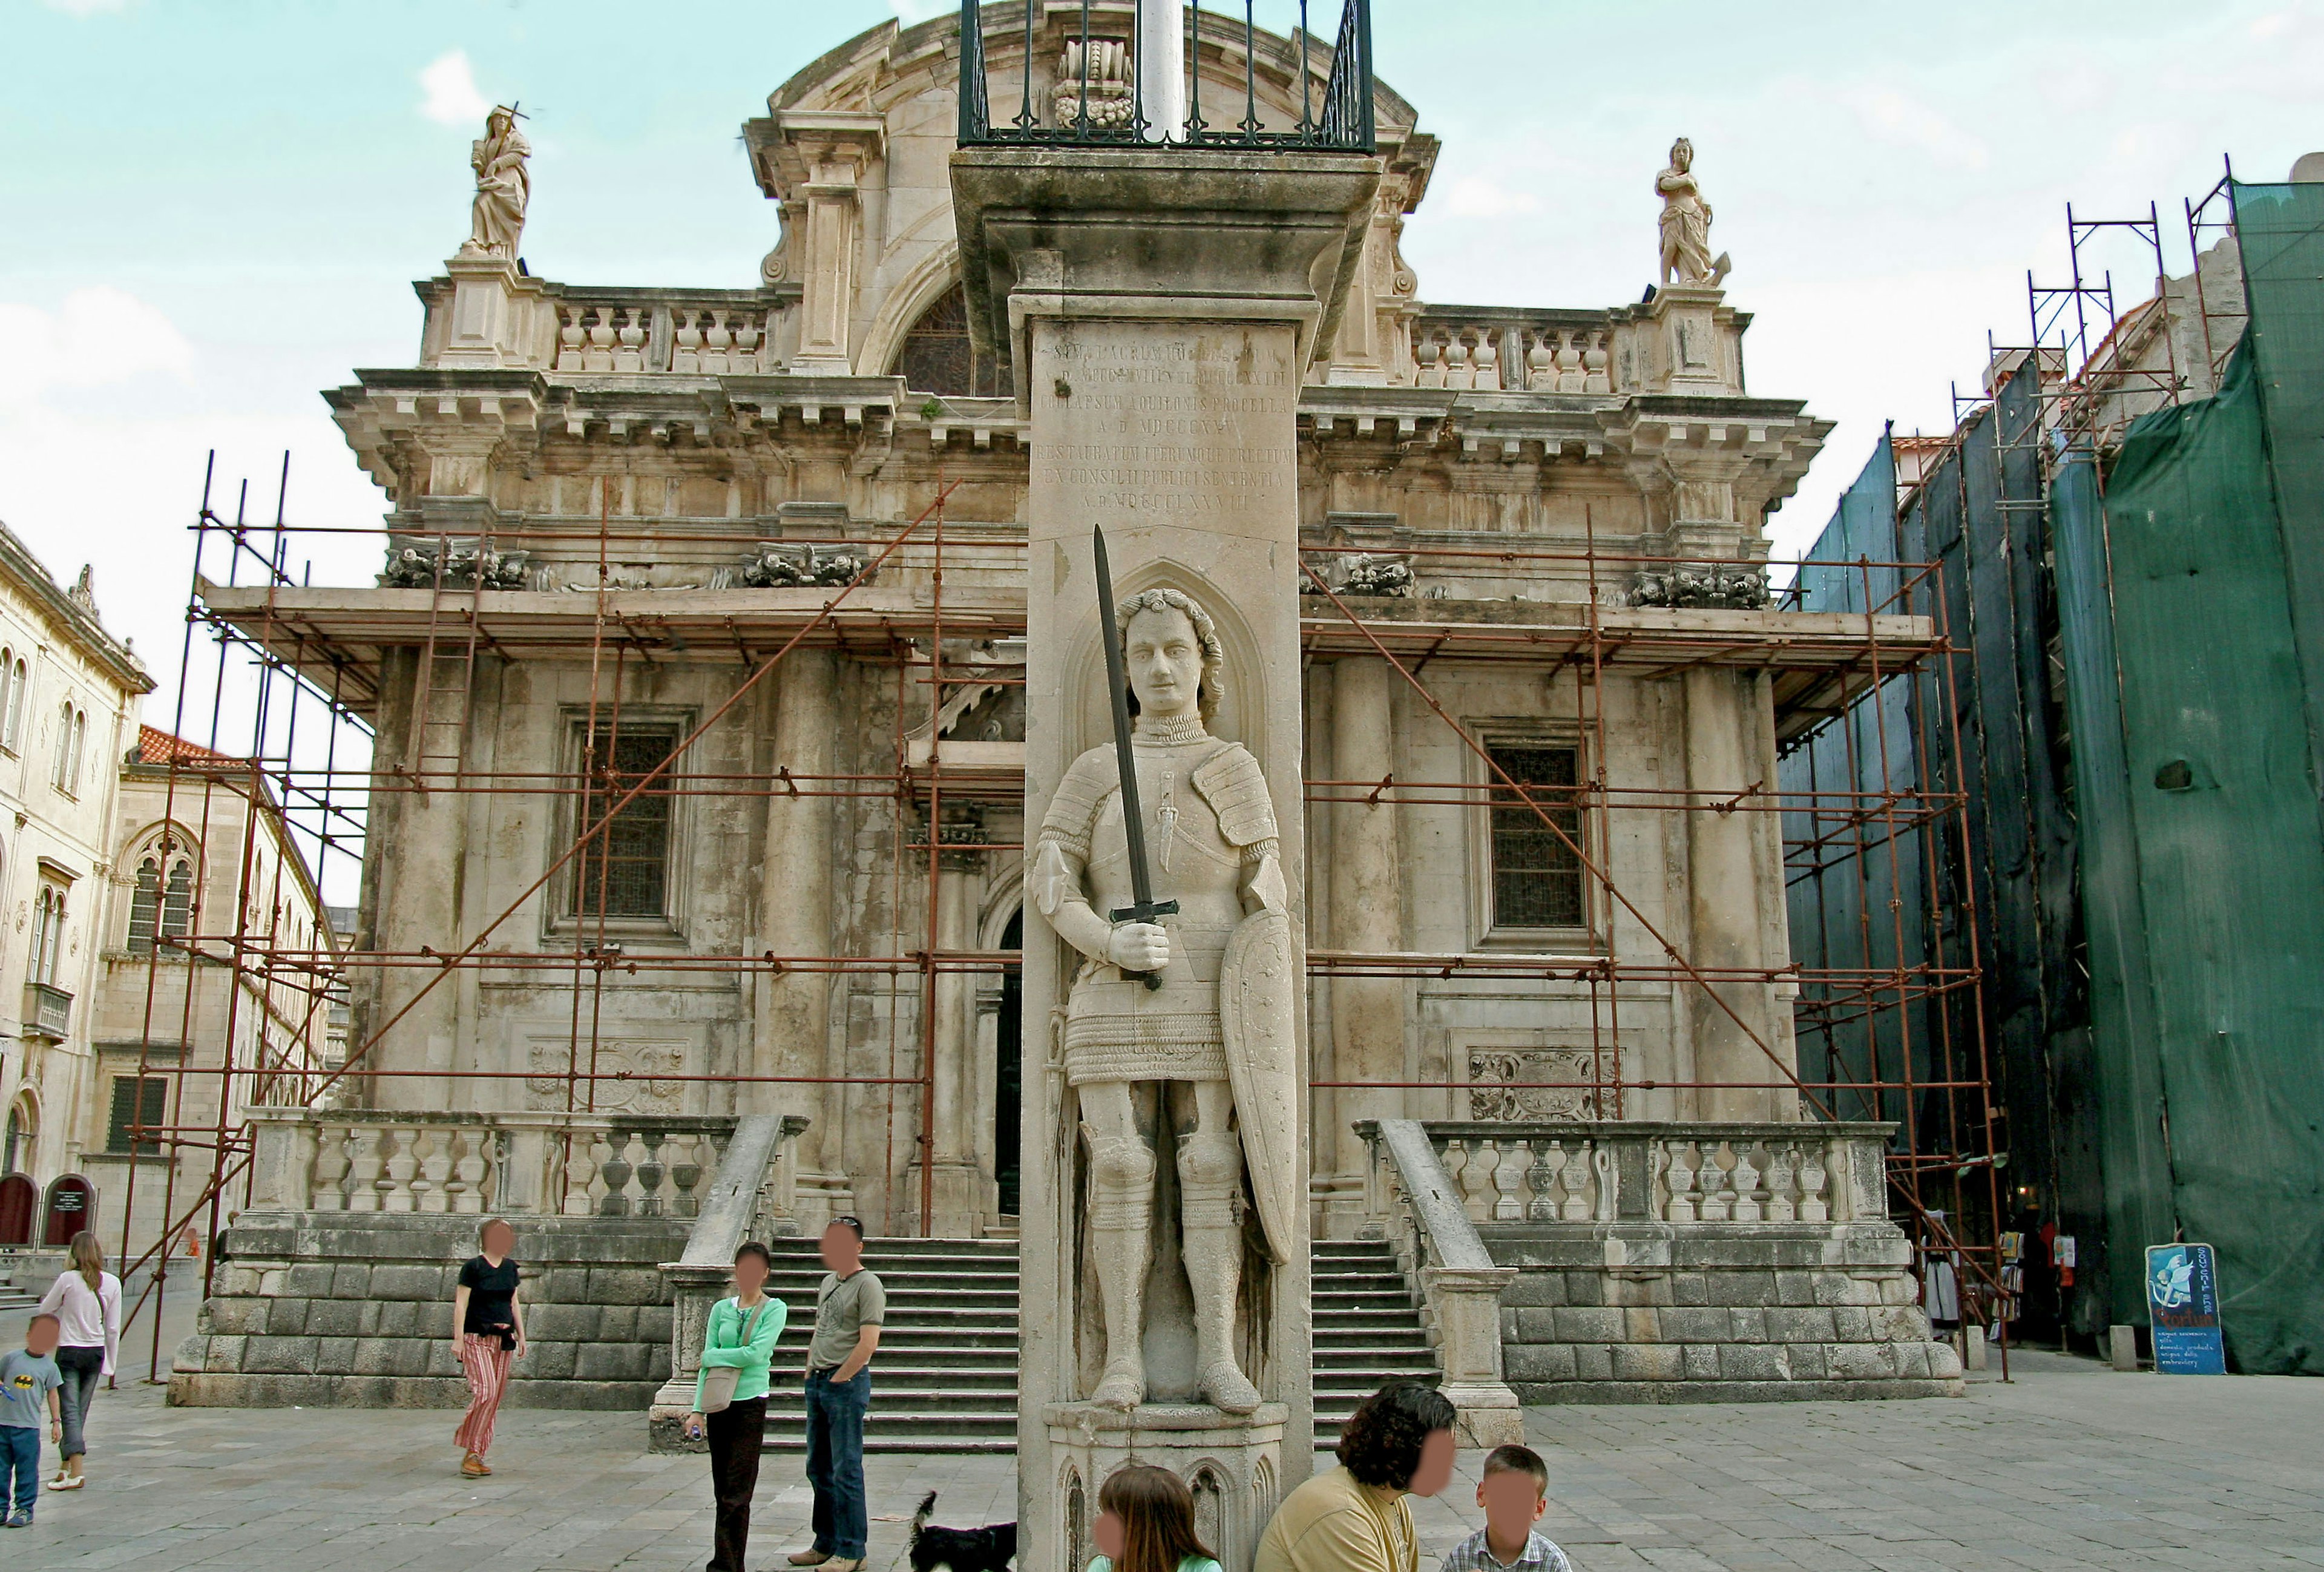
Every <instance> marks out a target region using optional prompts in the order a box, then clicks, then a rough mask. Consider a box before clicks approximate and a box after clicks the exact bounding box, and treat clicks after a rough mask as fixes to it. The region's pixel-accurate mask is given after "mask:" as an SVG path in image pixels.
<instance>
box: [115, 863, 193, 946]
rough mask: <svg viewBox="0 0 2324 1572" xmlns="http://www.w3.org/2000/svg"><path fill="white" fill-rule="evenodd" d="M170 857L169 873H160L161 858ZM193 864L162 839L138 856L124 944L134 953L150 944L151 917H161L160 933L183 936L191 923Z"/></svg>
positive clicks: (170, 937) (152, 932) (152, 928)
mask: <svg viewBox="0 0 2324 1572" xmlns="http://www.w3.org/2000/svg"><path fill="white" fill-rule="evenodd" d="M164 857H167V858H169V869H170V872H169V875H168V877H167V878H166V879H164V877H163V876H162V873H161V868H162V859H163V858H164ZM193 906H194V864H193V859H192V858H191V857H189V856H187V855H184V854H183V853H172V852H171V849H170V846H169V843H168V842H167V841H166V840H164V841H162V842H161V843H160V844H157V845H156V846H153V847H152V848H151V849H150V850H148V851H147V852H146V854H145V855H143V856H142V857H140V858H139V859H138V860H137V886H136V890H135V892H134V893H133V894H132V895H131V896H130V898H129V932H128V935H127V948H129V950H130V951H132V952H133V953H134V954H136V955H146V954H150V953H151V952H152V948H153V937H154V927H153V923H154V918H155V916H156V914H157V911H158V914H159V916H160V918H161V938H163V939H183V938H184V937H185V936H186V934H187V933H188V932H189V931H190V930H191V929H192V927H193Z"/></svg>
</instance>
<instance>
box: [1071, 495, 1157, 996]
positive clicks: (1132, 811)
mask: <svg viewBox="0 0 2324 1572" xmlns="http://www.w3.org/2000/svg"><path fill="white" fill-rule="evenodd" d="M1091 534H1092V536H1093V538H1094V539H1095V541H1096V542H1097V616H1098V624H1099V632H1100V634H1101V636H1102V637H1103V639H1104V640H1105V691H1106V698H1107V699H1108V700H1109V701H1110V702H1111V706H1112V708H1113V762H1114V766H1115V768H1116V769H1118V770H1119V771H1120V773H1121V832H1122V835H1123V837H1125V838H1126V839H1127V840H1128V841H1129V842H1130V895H1131V896H1132V898H1133V899H1132V901H1131V902H1130V904H1129V905H1127V906H1120V907H1116V908H1115V909H1114V910H1113V911H1111V912H1110V913H1108V915H1109V916H1111V918H1112V919H1113V920H1114V921H1116V922H1152V921H1154V920H1156V919H1157V918H1161V917H1176V915H1177V914H1178V903H1177V902H1176V901H1157V900H1156V899H1154V880H1153V878H1152V876H1151V875H1150V874H1148V872H1147V869H1146V815H1145V812H1144V810H1143V809H1140V808H1139V805H1138V755H1137V754H1135V753H1133V752H1131V751H1130V681H1129V678H1128V676H1127V674H1126V673H1124V671H1123V670H1122V667H1121V629H1120V626H1119V625H1118V624H1116V623H1115V622H1114V620H1113V569H1112V566H1111V564H1110V563H1108V562H1107V560H1106V556H1105V532H1104V531H1103V530H1102V529H1099V528H1096V527H1095V526H1093V527H1092V529H1091ZM1122 975H1123V976H1131V977H1137V978H1139V979H1140V980H1141V981H1143V982H1144V983H1145V985H1147V986H1148V987H1149V988H1158V987H1160V986H1161V985H1162V977H1161V974H1160V973H1158V972H1125V973H1123V974H1122Z"/></svg>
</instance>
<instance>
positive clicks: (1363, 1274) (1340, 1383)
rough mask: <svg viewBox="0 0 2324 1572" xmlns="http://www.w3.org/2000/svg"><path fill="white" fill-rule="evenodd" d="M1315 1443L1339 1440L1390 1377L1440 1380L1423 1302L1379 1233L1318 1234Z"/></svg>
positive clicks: (1323, 1445)
mask: <svg viewBox="0 0 2324 1572" xmlns="http://www.w3.org/2000/svg"><path fill="white" fill-rule="evenodd" d="M1314 1306H1315V1331H1314V1337H1315V1446H1316V1448H1317V1449H1318V1450H1329V1449H1330V1448H1331V1447H1335V1446H1337V1445H1338V1444H1339V1440H1340V1427H1341V1426H1342V1425H1343V1424H1345V1423H1346V1422H1347V1420H1348V1416H1349V1415H1351V1414H1352V1413H1354V1412H1355V1411H1356V1405H1357V1404H1358V1403H1360V1402H1361V1401H1363V1400H1364V1399H1365V1398H1367V1397H1369V1396H1370V1395H1371V1394H1372V1393H1373V1392H1376V1391H1378V1390H1379V1387H1380V1386H1381V1384H1382V1383H1383V1382H1388V1381H1391V1380H1393V1379H1395V1378H1396V1377H1397V1376H1410V1377H1413V1378H1415V1379H1416V1380H1420V1381H1426V1382H1432V1383H1433V1382H1434V1381H1435V1380H1436V1379H1437V1375H1438V1370H1437V1364H1436V1354H1435V1350H1434V1349H1433V1348H1432V1347H1431V1346H1430V1345H1429V1342H1428V1333H1427V1329H1426V1327H1425V1326H1424V1325H1423V1323H1422V1321H1421V1318H1420V1307H1419V1306H1418V1305H1416V1304H1415V1303H1414V1302H1413V1298H1412V1290H1410V1289H1408V1288H1407V1287H1406V1285H1405V1281H1404V1273H1403V1272H1401V1271H1398V1270H1397V1262H1396V1253H1395V1252H1394V1250H1392V1249H1391V1248H1390V1247H1389V1246H1388V1244H1386V1243H1384V1242H1382V1241H1380V1240H1377V1239H1318V1240H1317V1241H1315V1255H1314Z"/></svg>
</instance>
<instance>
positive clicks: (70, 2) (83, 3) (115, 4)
mask: <svg viewBox="0 0 2324 1572" xmlns="http://www.w3.org/2000/svg"><path fill="white" fill-rule="evenodd" d="M41 4H42V5H46V6H47V7H48V8H49V9H50V10H51V11H61V12H63V13H64V14H66V15H68V16H97V15H99V14H103V13H105V12H108V11H126V10H127V9H128V8H129V0H41Z"/></svg>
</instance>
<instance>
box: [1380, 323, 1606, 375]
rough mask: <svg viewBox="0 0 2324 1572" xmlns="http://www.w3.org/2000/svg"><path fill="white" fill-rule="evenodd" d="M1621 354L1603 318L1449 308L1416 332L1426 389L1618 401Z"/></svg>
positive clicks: (1417, 363)
mask: <svg viewBox="0 0 2324 1572" xmlns="http://www.w3.org/2000/svg"><path fill="white" fill-rule="evenodd" d="M1613 349H1614V328H1613V325H1612V324H1611V323H1610V322H1609V320H1608V319H1607V318H1606V316H1605V314H1604V313H1602V312H1559V313H1544V312H1539V311H1506V312H1503V311H1494V310H1489V309H1487V308H1480V307H1466V306H1443V307H1434V308H1431V309H1429V310H1425V311H1423V312H1422V313H1421V314H1420V316H1419V318H1418V319H1416V321H1415V322H1414V323H1413V325H1412V359H1413V371H1414V379H1415V381H1416V383H1417V384H1419V385H1420V386H1422V387H1442V388H1454V389H1465V390H1475V391H1487V392H1503V393H1582V394H1592V393H1596V394H1608V395H1610V394H1612V393H1616V392H1617V391H1620V390H1618V389H1617V387H1616V385H1615V378H1614V372H1613Z"/></svg>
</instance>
